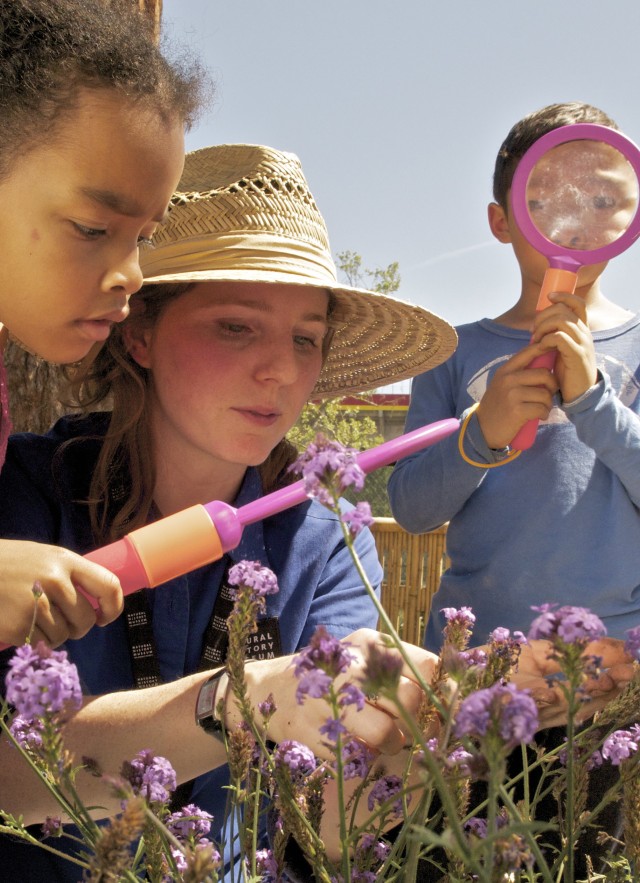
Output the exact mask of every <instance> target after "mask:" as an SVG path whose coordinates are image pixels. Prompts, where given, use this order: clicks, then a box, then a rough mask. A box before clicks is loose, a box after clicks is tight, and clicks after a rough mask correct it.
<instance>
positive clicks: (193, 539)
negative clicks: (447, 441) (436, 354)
mask: <svg viewBox="0 0 640 883" xmlns="http://www.w3.org/2000/svg"><path fill="white" fill-rule="evenodd" d="M459 428H460V422H459V421H458V420H457V419H455V418H453V417H452V418H449V419H447V420H440V421H438V422H437V423H431V424H430V425H428V426H422V427H420V428H419V429H414V430H413V432H408V433H406V434H405V435H401V436H400V437H399V438H394V439H391V441H388V442H383V444H381V445H378V446H377V447H375V448H371V449H370V450H368V451H363V452H362V453H361V454H358V456H357V458H356V459H357V461H358V465H359V466H360V468H361V469H362V470H363V472H365V473H369V472H373V470H374V469H379V468H380V467H381V466H387V465H388V464H389V463H393V462H394V461H395V460H398V459H399V458H400V457H406V456H408V455H409V454H413V453H415V452H416V451H420V450H422V449H423V448H426V447H429V446H430V445H433V444H436V442H439V441H440V440H441V439H443V438H446V436H448V435H451V434H452V433H454V432H456V431H457V430H458V429H459ZM306 498H307V492H306V490H305V486H304V482H303V481H297V482H295V483H294V484H290V485H288V486H287V487H284V488H281V489H280V490H278V491H274V492H273V493H271V494H267V495H266V496H265V497H261V498H260V499H258V500H254V501H253V502H251V503H247V504H246V505H245V506H241V507H240V508H239V509H234V508H233V506H229V505H228V504H227V503H221V502H219V501H218V500H214V501H213V502H211V503H207V504H206V505H204V506H201V505H197V506H191V507H190V508H189V509H183V510H182V511H181V512H176V513H175V514H174V515H169V516H167V517H166V518H161V519H160V520H159V521H154V522H153V523H152V524H147V525H145V526H144V527H141V528H138V530H134V531H132V532H131V533H130V534H127V536H125V537H123V538H122V539H121V540H117V541H116V542H115V543H111V544H110V545H108V546H103V547H102V548H100V549H96V550H95V551H94V552H89V554H88V555H86V557H87V558H89V559H90V560H91V561H95V562H96V563H98V564H101V565H102V566H103V567H106V568H107V569H108V570H110V571H112V573H115V574H116V576H117V577H118V579H119V580H120V584H121V585H122V591H123V592H124V594H125V595H128V594H130V593H131V592H136V591H137V590H138V589H142V588H146V587H149V588H154V587H155V586H158V585H160V584H161V583H164V582H167V580H170V579H174V578H175V577H177V576H181V575H182V574H183V573H189V571H191V570H195V569H196V568H198V567H203V566H204V565H205V564H211V562H213V561H217V560H218V559H219V558H221V557H222V556H223V555H224V553H225V552H229V551H230V550H231V549H235V548H236V546H237V545H238V543H239V542H240V540H241V538H242V531H243V529H244V526H245V525H246V524H253V523H254V522H256V521H262V519H264V518H269V517H270V516H272V515H276V514H277V513H278V512H283V511H284V510H285V509H290V508H291V507H292V506H296V505H297V504H298V503H302V502H303V501H304V500H305V499H306ZM90 600H91V601H92V603H93V604H94V606H95V600H94V599H90Z"/></svg>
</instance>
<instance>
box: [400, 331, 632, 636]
mask: <svg viewBox="0 0 640 883" xmlns="http://www.w3.org/2000/svg"><path fill="white" fill-rule="evenodd" d="M457 331H458V340H459V344H458V349H457V350H456V352H455V353H454V354H453V355H452V356H451V358H450V359H448V360H447V361H446V362H445V363H444V364H443V365H440V366H438V367H437V368H435V369H434V370H433V371H430V372H428V373H426V374H422V375H420V376H419V377H417V378H416V379H415V380H414V382H413V386H412V390H411V404H410V407H409V414H408V417H407V425H406V429H407V431H410V430H412V429H415V428H416V427H418V426H421V425H423V424H426V423H431V422H432V421H434V420H442V419H443V418H445V417H460V416H461V415H462V414H464V413H465V412H466V411H467V410H468V408H469V407H470V406H471V405H473V404H474V402H478V401H480V399H481V398H482V396H483V394H484V392H485V390H486V388H487V386H488V384H489V382H490V380H491V378H492V376H493V373H494V372H495V371H496V369H497V368H498V367H499V366H500V365H501V364H503V363H504V362H505V361H506V360H507V359H508V358H509V357H510V356H512V355H513V354H514V353H516V352H518V351H519V350H521V349H522V347H523V346H524V345H525V344H526V343H527V342H528V340H529V334H528V333H527V332H525V331H518V330H515V329H513V328H508V327H506V326H504V325H500V324H498V323H497V322H493V321H490V320H488V319H483V320H482V321H480V322H474V323H471V324H469V325H463V326H461V327H460V328H458V329H457ZM593 341H594V347H595V352H596V361H597V365H598V368H599V370H600V373H601V377H602V380H601V381H600V382H599V383H598V384H596V386H595V387H594V388H593V389H591V390H590V391H589V392H588V393H587V394H586V395H585V396H583V397H581V398H580V400H579V401H576V402H575V403H570V404H569V405H566V404H563V403H562V402H561V401H560V399H559V398H557V399H556V403H555V407H554V408H553V409H552V410H551V413H550V414H549V418H548V420H547V421H546V422H545V423H543V424H541V425H540V427H539V429H538V434H537V437H536V440H535V443H534V444H533V446H532V447H531V448H530V449H529V450H527V451H524V452H523V453H522V454H521V455H520V457H518V459H516V460H514V461H513V462H511V463H507V464H504V465H502V466H499V467H498V468H496V469H482V468H477V467H476V466H471V465H469V464H468V463H466V462H465V461H464V460H463V459H462V457H461V456H460V453H459V451H458V436H457V434H456V435H455V436H450V437H449V438H447V439H445V440H444V441H442V442H441V443H440V444H438V445H434V446H433V447H431V448H428V449H427V450H425V451H422V452H420V453H418V454H415V455H413V456H411V457H407V458H406V459H404V460H401V461H400V462H399V463H398V464H397V466H396V468H395V470H394V472H393V474H392V476H391V479H390V482H389V497H390V501H391V508H392V511H393V514H394V516H395V518H396V519H397V520H398V522H399V523H400V524H401V525H402V527H404V528H405V529H406V530H409V531H411V532H412V533H422V532H424V531H428V530H432V529H433V528H435V527H437V526H439V525H441V524H444V523H445V522H449V528H448V531H447V552H448V554H449V557H450V558H451V567H450V568H449V569H448V570H447V571H446V572H445V574H444V575H443V577H442V581H441V584H440V588H439V590H438V592H437V593H436V595H435V596H434V599H433V602H432V606H431V616H430V618H429V622H428V627H427V635H426V646H427V647H428V648H429V649H430V650H437V649H438V648H439V646H440V644H441V642H442V626H443V617H442V614H441V613H440V611H441V609H442V608H443V607H461V606H465V605H466V606H469V607H471V608H472V609H473V612H474V614H475V615H476V626H475V629H474V642H475V643H483V642H484V641H485V640H486V639H487V637H488V634H489V632H490V631H491V630H492V629H494V628H496V627H497V626H504V627H506V628H509V629H512V630H514V629H521V630H522V631H524V632H525V633H526V632H527V630H528V627H529V625H530V623H531V621H532V619H533V618H534V616H536V613H535V612H534V611H532V610H531V606H532V605H539V604H542V603H544V602H557V603H559V604H569V605H574V606H579V607H588V608H590V609H591V610H592V611H593V612H594V613H596V614H597V615H598V616H599V617H600V618H601V619H602V620H603V622H604V624H605V626H606V628H607V631H608V634H609V635H611V636H612V637H616V638H623V637H624V636H625V630H626V629H629V628H632V627H634V626H636V625H638V623H639V622H640V417H639V414H640V317H638V316H634V317H633V318H632V319H630V320H629V321H628V322H626V323H625V324H624V325H621V326H618V327H616V328H610V329H606V330H602V331H595V332H593ZM465 445H466V446H467V447H466V450H467V452H468V453H469V455H470V456H471V458H472V459H475V460H477V461H479V462H485V463H487V464H489V463H492V462H494V460H495V458H494V455H493V454H492V453H491V451H490V450H489V448H488V446H487V444H486V442H485V440H484V437H483V435H482V432H481V430H480V425H479V423H478V421H477V418H476V417H475V415H473V416H472V418H471V421H470V423H469V427H468V432H467V436H466V439H465Z"/></svg>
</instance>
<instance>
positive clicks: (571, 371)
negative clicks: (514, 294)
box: [532, 292, 597, 402]
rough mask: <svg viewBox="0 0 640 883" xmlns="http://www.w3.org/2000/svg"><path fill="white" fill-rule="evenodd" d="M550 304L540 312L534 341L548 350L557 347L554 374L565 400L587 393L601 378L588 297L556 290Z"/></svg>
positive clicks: (535, 325) (534, 329) (534, 330)
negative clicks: (587, 301)
mask: <svg viewBox="0 0 640 883" xmlns="http://www.w3.org/2000/svg"><path fill="white" fill-rule="evenodd" d="M549 300H550V301H551V302H552V305H551V306H550V307H547V308H546V309H544V310H541V311H540V313H538V314H537V316H536V320H535V323H534V327H533V335H532V341H533V342H534V343H538V344H539V345H540V347H542V349H544V350H553V349H555V350H557V353H558V356H557V359H556V364H555V368H554V374H555V376H556V377H557V379H558V383H559V388H560V392H561V394H562V398H563V399H564V401H565V402H571V401H573V400H574V399H577V398H578V397H579V396H581V395H582V394H583V393H585V392H586V391H587V390H588V389H589V388H590V387H591V386H593V385H594V383H595V382H596V380H597V367H596V354H595V350H594V347H593V338H592V336H591V331H590V330H589V326H588V325H587V308H586V304H585V302H584V299H583V298H581V297H579V296H578V295H576V294H566V293H563V292H554V293H553V294H550V295H549Z"/></svg>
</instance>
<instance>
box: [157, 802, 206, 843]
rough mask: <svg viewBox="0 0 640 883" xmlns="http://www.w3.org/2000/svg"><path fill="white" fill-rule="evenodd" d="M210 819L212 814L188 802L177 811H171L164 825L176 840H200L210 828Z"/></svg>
mask: <svg viewBox="0 0 640 883" xmlns="http://www.w3.org/2000/svg"><path fill="white" fill-rule="evenodd" d="M212 821H213V816H212V815H210V814H209V813H208V812H205V811H204V810H203V809H200V807H198V806H196V805H195V804H194V803H189V804H187V805H186V806H183V807H182V809H180V810H178V812H174V813H171V815H170V816H169V817H168V818H167V821H166V826H167V828H168V829H169V831H171V833H172V834H173V835H174V837H177V838H178V840H183V841H187V840H190V839H191V840H201V839H202V838H203V837H206V836H207V834H208V833H209V831H210V830H211V822H212Z"/></svg>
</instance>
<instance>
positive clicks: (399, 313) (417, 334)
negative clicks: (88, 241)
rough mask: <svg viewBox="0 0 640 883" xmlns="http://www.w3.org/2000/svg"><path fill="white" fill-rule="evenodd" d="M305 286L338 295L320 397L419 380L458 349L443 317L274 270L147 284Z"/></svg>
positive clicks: (168, 276)
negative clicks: (417, 377)
mask: <svg viewBox="0 0 640 883" xmlns="http://www.w3.org/2000/svg"><path fill="white" fill-rule="evenodd" d="M214 281H221V282H224V281H226V282H236V281H243V282H254V283H256V282H257V283H264V284H279V285H305V286H311V287H314V288H323V289H325V290H327V291H330V292H331V293H332V294H333V309H332V312H331V317H330V324H331V327H332V329H333V337H332V340H331V346H330V348H329V353H328V355H327V358H326V360H325V363H324V365H323V368H322V372H321V374H320V378H319V380H318V383H317V384H316V387H315V389H314V391H313V397H314V398H333V397H339V396H343V395H347V394H350V393H355V392H364V391H367V390H372V389H376V388H377V387H380V386H385V385H386V384H389V383H395V382H397V381H400V380H406V379H408V378H410V377H415V376H416V375H417V374H422V373H424V372H425V371H429V370H430V369H431V368H435V367H436V366H437V365H440V364H441V363H442V362H444V361H445V360H446V359H447V358H448V357H449V356H450V355H451V354H452V353H453V352H454V350H455V348H456V346H457V342H458V338H457V335H456V332H455V330H454V328H453V327H452V326H451V325H450V324H449V323H448V322H447V321H445V320H444V319H442V318H441V317H440V316H438V315H436V314H435V313H432V312H430V311H429V310H426V309H424V308H423V307H419V306H415V305H413V304H409V303H406V302H405V301H402V300H398V299H396V298H393V297H390V296H389V295H385V294H381V293H379V292H375V291H368V290H367V289H363V288H354V287H351V286H346V285H336V284H327V280H326V279H316V278H310V277H308V276H302V275H297V274H295V273H283V272H274V271H269V270H260V271H256V270H229V269H224V270H198V271H185V272H180V273H164V274H159V275H157V276H150V277H148V278H146V279H145V280H144V285H145V286H147V285H154V284H161V283H162V284H163V283H189V282H192V283H197V282H214Z"/></svg>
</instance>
